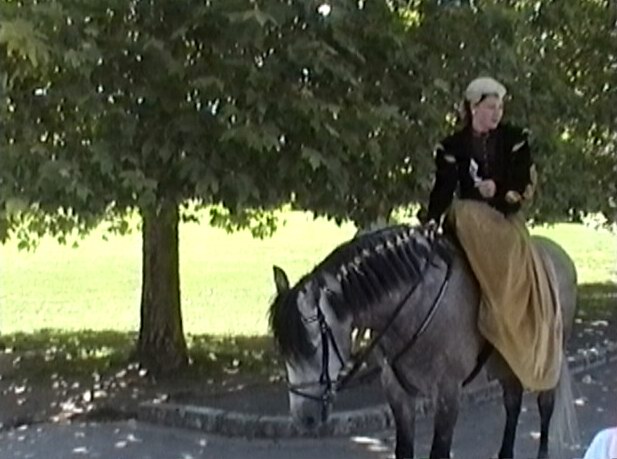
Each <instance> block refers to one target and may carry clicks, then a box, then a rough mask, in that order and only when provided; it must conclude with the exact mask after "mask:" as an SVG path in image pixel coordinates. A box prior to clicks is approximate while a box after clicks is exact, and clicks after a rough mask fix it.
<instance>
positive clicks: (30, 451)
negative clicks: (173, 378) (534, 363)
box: [0, 362, 617, 459]
mask: <svg viewBox="0 0 617 459" xmlns="http://www.w3.org/2000/svg"><path fill="white" fill-rule="evenodd" d="M574 395H575V398H576V399H577V413H578V420H579V426H580V434H581V440H582V445H581V447H580V448H579V449H578V450H574V451H569V452H565V453H562V454H561V455H560V456H559V457H560V459H561V458H563V459H571V458H577V457H581V456H582V455H583V452H584V449H585V447H586V446H587V445H588V444H589V442H590V441H591V439H592V438H593V435H594V434H595V433H596V432H597V431H599V430H600V429H602V428H604V427H607V426H617V362H613V363H610V364H608V365H606V366H603V367H600V368H598V369H596V370H593V371H591V372H588V373H583V374H581V375H579V376H578V377H577V378H576V380H575V382H574ZM503 422H504V419H503V412H502V407H501V405H500V404H498V403H485V404H482V405H478V406H473V407H469V408H467V409H466V410H465V411H463V412H462V413H461V417H460V420H459V423H458V425H457V430H456V436H455V439H454V451H453V455H454V457H455V458H470V459H472V458H473V459H478V458H490V457H494V456H495V452H496V451H497V449H498V447H499V442H500V438H501V431H502V426H503ZM538 424H539V420H538V414H537V410H536V407H535V400H534V399H533V398H532V397H531V396H527V397H526V398H525V407H524V411H523V414H522V415H521V422H520V425H519V436H518V439H517V445H516V454H517V457H519V458H530V457H535V453H536V448H537V432H538V428H539V426H538ZM431 429H432V427H431V425H430V421H429V420H422V421H420V422H419V423H418V426H417V433H418V442H417V455H418V457H426V456H427V454H428V448H429V442H430V438H431ZM392 446H393V445H392V437H391V433H390V432H380V433H376V434H374V435H368V436H366V437H351V438H327V439H321V438H320V439H292V440H284V441H283V440H281V441H271V440H247V439H238V438H224V437H218V436H214V435H207V434H201V433H198V432H191V431H188V430H175V429H169V428H161V427H156V426H151V425H147V424H142V423H138V422H133V421H129V422H122V423H109V424H77V425H51V424H44V425H38V426H31V427H29V428H25V429H22V430H18V431H11V432H4V433H1V434H0V459H25V458H41V459H73V458H75V459H82V458H105V459H198V458H199V459H202V458H203V459H205V458H207V459H266V458H268V459H288V458H294V459H348V458H349V459H351V458H354V459H364V458H366V459H369V458H370V459H385V458H390V457H392Z"/></svg>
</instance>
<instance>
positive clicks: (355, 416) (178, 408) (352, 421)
mask: <svg viewBox="0 0 617 459" xmlns="http://www.w3.org/2000/svg"><path fill="white" fill-rule="evenodd" d="M613 361H617V344H614V343H610V344H608V345H607V346H605V347H602V348H593V349H590V350H579V351H578V352H577V353H576V355H574V356H570V357H568V362H569V363H568V365H569V367H570V372H571V374H572V375H577V374H579V373H582V372H584V371H589V370H591V369H594V368H596V367H598V366H601V365H604V364H607V363H609V362H613ZM498 397H501V388H500V387H499V383H498V382H497V381H492V382H491V383H488V384H486V385H485V386H481V387H478V388H476V389H474V390H469V391H466V392H463V396H462V400H461V404H462V406H466V405H470V404H476V403H482V402H487V401H491V400H495V399H497V398H498ZM433 409H434V406H433V402H432V400H429V399H426V398H422V399H418V402H417V405H416V414H417V416H418V418H421V417H424V416H427V415H429V414H431V413H432V412H433ZM137 419H138V420H140V421H145V422H149V423H153V424H158V425H164V426H169V427H178V428H186V429H193V430H199V431H202V432H206V433H214V434H219V435H224V436H230V437H244V438H295V437H324V436H348V435H357V434H365V433H368V432H377V431H381V430H387V429H389V428H391V427H393V426H394V419H393V417H392V414H391V412H390V408H389V407H388V405H387V404H382V405H378V406H375V407H370V408H362V409H358V410H350V411H339V412H337V411H335V412H333V413H332V415H331V416H330V419H329V420H328V422H327V423H326V424H325V425H324V426H322V428H320V429H319V430H318V431H317V432H313V433H306V432H302V431H300V430H299V429H298V428H297V427H296V426H295V424H294V423H293V422H292V421H291V418H290V417H289V416H265V415H264V416H262V415H258V414H247V413H240V412H233V411H225V410H220V409H215V408H209V407H206V406H194V405H181V404H176V403H153V402H147V403H142V404H141V405H140V406H139V408H138V411H137Z"/></svg>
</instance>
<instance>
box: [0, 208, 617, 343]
mask: <svg viewBox="0 0 617 459" xmlns="http://www.w3.org/2000/svg"><path fill="white" fill-rule="evenodd" d="M285 218H286V220H287V222H286V224H285V225H284V226H282V227H281V228H280V229H279V231H278V232H277V233H276V234H275V235H274V237H272V238H270V239H265V240H257V239H253V238H252V237H251V236H250V234H249V233H247V232H241V233H237V234H231V235H230V234H227V233H226V232H225V231H223V230H218V229H214V228H210V227H208V225H206V224H195V223H187V224H183V225H182V227H181V233H180V238H181V243H180V244H181V247H180V263H181V290H182V310H183V318H184V327H185V331H186V332H187V333H189V334H210V335H244V336H248V335H263V334H265V333H266V332H267V315H266V314H267V309H268V306H269V303H270V300H271V297H272V295H273V293H274V287H273V282H272V265H275V264H276V265H279V266H281V267H283V268H284V269H285V270H286V271H287V272H288V274H289V276H290V279H291V281H292V282H293V281H295V280H297V278H298V277H299V276H300V275H302V274H304V273H305V272H306V271H308V270H310V269H311V268H312V267H313V266H314V265H315V264H317V263H318V262H319V261H321V259H323V257H324V256H325V255H326V254H327V253H329V252H330V251H331V250H332V249H333V248H334V247H335V246H336V245H337V244H339V243H340V242H343V241H344V240H347V239H348V238H350V237H351V236H352V235H353V234H354V233H355V228H354V227H353V225H350V224H347V225H344V226H342V227H338V226H337V225H336V224H335V223H333V222H329V221H326V220H323V219H318V220H313V219H312V217H311V216H309V215H308V214H302V213H289V214H286V217H285ZM533 232H534V233H539V234H542V235H545V236H548V237H550V238H552V239H554V240H556V241H557V242H558V243H560V244H561V245H562V246H563V247H564V248H565V249H566V250H567V251H568V252H569V253H570V254H571V256H572V257H573V258H574V259H575V262H576V264H577V267H578V271H579V282H580V283H581V284H589V283H594V284H595V283H599V284H606V283H611V282H617V279H616V274H615V272H616V265H615V264H616V259H617V237H616V236H615V235H613V234H611V233H609V232H608V231H596V230H593V229H590V228H586V227H584V226H582V225H570V224H562V225H557V226H554V227H550V228H535V229H534V230H533ZM140 283H141V236H140V234H138V233H136V234H132V235H129V236H124V237H121V236H110V237H109V240H108V241H104V240H102V237H101V233H95V234H93V235H91V236H89V237H88V238H86V239H85V240H83V241H82V242H81V244H80V246H79V247H78V248H76V249H73V248H71V247H66V246H60V245H58V244H57V243H56V242H54V241H52V240H48V239H45V240H43V241H42V242H41V245H40V247H39V248H38V249H37V251H36V252H34V253H28V252H20V251H18V250H17V249H16V247H15V245H14V244H9V245H7V246H0V332H1V333H2V334H6V333H14V332H31V331H34V330H39V329H42V328H55V329H62V330H83V329H92V330H116V331H135V330H137V329H138V327H139V299H140V288H141V285H140Z"/></svg>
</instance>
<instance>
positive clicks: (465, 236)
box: [427, 77, 562, 390]
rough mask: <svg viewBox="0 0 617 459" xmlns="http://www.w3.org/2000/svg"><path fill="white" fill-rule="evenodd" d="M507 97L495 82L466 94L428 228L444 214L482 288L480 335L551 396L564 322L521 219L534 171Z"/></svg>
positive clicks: (445, 144)
mask: <svg viewBox="0 0 617 459" xmlns="http://www.w3.org/2000/svg"><path fill="white" fill-rule="evenodd" d="M505 94H506V88H505V87H504V86H503V85H502V84H501V83H499V82H498V81H496V80H495V79H493V78H490V77H483V78H477V79H475V80H473V81H472V82H471V83H470V84H469V86H468V87H467V89H466V91H465V100H464V109H465V125H464V127H463V128H462V129H460V130H459V131H457V132H455V133H454V134H452V135H450V136H448V137H446V138H445V139H444V140H443V141H442V142H441V143H440V144H439V145H438V146H437V148H436V151H435V161H436V166H437V172H436V179H435V185H434V187H433V190H432V192H431V195H430V200H429V207H428V213H427V219H428V223H427V225H428V226H429V227H433V228H434V227H436V226H439V222H440V221H441V220H442V217H443V216H444V214H445V215H447V217H446V223H447V225H448V226H450V227H452V228H453V229H454V231H455V233H456V236H457V237H458V239H459V241H460V242H461V245H462V247H463V250H464V251H465V254H466V255H467V258H468V260H469V263H470V266H471V268H472V270H473V272H474V274H475V275H476V278H477V279H478V283H479V285H480V289H481V293H482V304H481V307H480V312H479V318H478V325H479V328H480V331H481V332H482V334H483V335H484V336H485V337H486V338H487V339H488V340H489V341H490V342H491V344H492V345H493V346H494V347H495V348H496V349H497V350H498V351H499V352H500V353H501V355H502V356H503V357H504V358H505V360H506V361H507V362H508V364H509V365H510V367H511V368H512V370H513V371H514V373H515V374H516V375H517V377H518V378H519V380H520V381H521V383H522V384H523V386H524V387H526V388H527V389H531V390H547V389H550V388H553V387H555V385H556V384H557V380H558V378H559V371H560V365H561V343H562V327H561V315H560V311H559V307H558V304H557V300H556V298H555V297H554V293H553V292H552V291H551V289H550V287H549V280H548V277H549V276H548V274H547V269H548V270H550V267H545V266H544V263H543V261H542V260H541V258H540V256H539V254H538V253H537V252H536V251H535V249H534V247H533V246H532V244H530V236H529V232H528V231H527V229H526V227H525V220H524V217H523V216H522V215H521V212H520V209H521V205H522V204H523V202H525V201H528V200H529V199H531V197H532V196H533V191H534V186H535V168H534V166H533V162H532V160H531V154H530V148H529V143H528V138H527V134H526V132H525V131H523V130H522V129H519V128H516V127H514V126H510V125H507V124H502V123H501V121H502V117H503V98H504V96H505ZM455 192H456V196H457V199H454V195H455ZM530 350H532V351H533V352H531V353H530V352H529V351H530ZM530 354H532V355H530Z"/></svg>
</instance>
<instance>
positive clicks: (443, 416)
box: [430, 384, 461, 459]
mask: <svg viewBox="0 0 617 459" xmlns="http://www.w3.org/2000/svg"><path fill="white" fill-rule="evenodd" d="M460 392H461V389H460V386H459V385H457V384H449V386H448V387H447V388H441V389H440V391H439V395H438V397H437V406H436V410H435V421H434V432H433V444H432V446H431V454H430V458H431V459H443V458H449V457H450V449H451V448H452V436H453V435H454V426H455V425H456V420H457V418H458V412H459V406H460Z"/></svg>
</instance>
